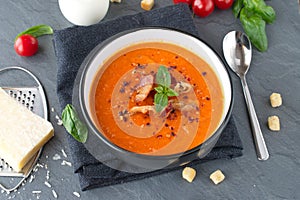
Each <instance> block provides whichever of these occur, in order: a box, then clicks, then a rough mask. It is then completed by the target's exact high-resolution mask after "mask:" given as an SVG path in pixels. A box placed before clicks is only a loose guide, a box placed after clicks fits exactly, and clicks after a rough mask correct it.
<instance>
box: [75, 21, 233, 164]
mask: <svg viewBox="0 0 300 200" xmlns="http://www.w3.org/2000/svg"><path fill="white" fill-rule="evenodd" d="M151 29H155V30H159V29H160V30H165V31H175V32H179V33H181V34H184V35H186V36H189V37H192V38H194V39H196V40H199V41H200V42H202V43H203V44H204V45H206V46H207V47H208V48H209V49H210V50H211V51H212V52H213V53H214V54H215V55H216V57H217V58H218V59H219V61H220V62H221V63H222V64H223V66H224V69H225V71H226V72H227V76H228V79H229V83H230V86H231V87H230V89H231V101H230V104H229V107H228V111H227V113H226V114H225V117H224V119H223V121H222V122H221V123H220V124H219V126H218V128H217V129H216V130H215V131H214V133H212V134H211V136H210V137H209V138H208V139H206V140H205V141H204V142H202V143H201V144H199V145H197V146H196V147H194V148H192V149H189V150H187V151H183V152H179V153H174V154H168V155H149V154H142V153H136V152H133V151H129V150H127V149H124V148H122V147H120V146H117V145H116V144H114V143H113V142H111V141H110V140H109V139H107V138H106V137H105V136H104V135H103V134H102V133H101V132H100V131H99V130H98V128H97V127H96V126H95V125H94V123H93V120H92V119H91V117H90V116H89V114H88V111H87V107H86V105H85V103H84V84H83V83H84V82H85V79H86V72H87V70H88V66H89V65H90V64H91V62H92V61H93V60H94V58H95V56H96V55H97V54H98V51H100V50H102V49H103V48H105V47H106V46H107V45H108V44H110V43H111V42H112V41H114V40H115V39H117V38H119V37H121V36H124V35H127V34H130V33H134V32H138V31H142V30H151ZM82 67H83V71H82V74H81V77H80V82H79V105H80V109H81V111H82V115H83V117H84V118H85V119H84V120H85V122H86V123H87V124H88V127H89V128H90V129H92V132H93V133H92V134H96V136H97V137H98V138H99V139H101V140H102V142H104V143H105V144H106V145H107V146H109V147H110V148H112V149H114V150H115V151H117V152H120V153H123V154H124V153H126V154H130V155H131V156H135V157H139V158H151V159H154V160H166V159H176V158H179V157H182V156H184V155H188V154H191V153H195V152H198V151H200V150H201V148H203V146H204V145H205V144H208V143H210V142H212V141H214V140H215V139H218V137H219V136H220V135H221V133H222V131H223V130H224V128H225V127H226V125H227V123H228V121H229V119H230V117H231V114H232V110H233V104H234V93H233V92H234V90H233V84H232V78H231V76H230V73H229V69H228V66H227V64H226V62H224V59H223V58H222V57H221V56H220V55H219V54H218V52H216V51H215V50H214V49H213V48H212V47H211V46H210V45H209V44H208V43H207V42H205V41H203V40H202V39H200V38H199V37H198V36H195V35H193V34H191V33H188V32H186V31H182V30H179V29H175V28H169V27H160V26H146V27H141V28H133V29H129V30H125V31H122V32H119V33H117V34H114V35H112V36H110V37H108V38H107V39H105V40H104V41H103V42H101V43H99V44H98V45H96V46H95V47H94V49H93V50H92V51H91V52H90V53H89V54H88V55H87V57H86V58H85V59H84V61H83V62H82V64H81V66H80V68H82Z"/></svg>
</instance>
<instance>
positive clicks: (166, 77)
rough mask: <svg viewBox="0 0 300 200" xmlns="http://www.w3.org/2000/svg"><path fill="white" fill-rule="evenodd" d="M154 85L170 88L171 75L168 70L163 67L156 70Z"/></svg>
mask: <svg viewBox="0 0 300 200" xmlns="http://www.w3.org/2000/svg"><path fill="white" fill-rule="evenodd" d="M156 83H157V84H159V85H162V86H165V87H170V85H171V75H170V73H169V71H168V69H167V68H166V67H164V66H160V67H159V68H158V71H157V74H156Z"/></svg>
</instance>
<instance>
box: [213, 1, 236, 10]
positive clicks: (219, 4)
mask: <svg viewBox="0 0 300 200" xmlns="http://www.w3.org/2000/svg"><path fill="white" fill-rule="evenodd" d="M214 2H215V5H216V6H217V7H218V8H219V9H221V10H225V9H228V8H230V7H231V6H232V4H233V0H214Z"/></svg>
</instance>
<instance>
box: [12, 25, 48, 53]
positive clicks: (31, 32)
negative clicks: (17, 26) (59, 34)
mask: <svg viewBox="0 0 300 200" xmlns="http://www.w3.org/2000/svg"><path fill="white" fill-rule="evenodd" d="M50 34H53V29H52V28H51V27H50V26H48V25H45V24H40V25H37V26H32V27H30V28H28V29H26V30H25V31H23V32H21V33H19V34H18V35H17V36H16V38H15V43H14V49H15V51H16V53H17V54H18V55H20V56H33V55H34V54H35V53H36V52H37V51H38V40H37V38H38V37H40V36H43V35H50Z"/></svg>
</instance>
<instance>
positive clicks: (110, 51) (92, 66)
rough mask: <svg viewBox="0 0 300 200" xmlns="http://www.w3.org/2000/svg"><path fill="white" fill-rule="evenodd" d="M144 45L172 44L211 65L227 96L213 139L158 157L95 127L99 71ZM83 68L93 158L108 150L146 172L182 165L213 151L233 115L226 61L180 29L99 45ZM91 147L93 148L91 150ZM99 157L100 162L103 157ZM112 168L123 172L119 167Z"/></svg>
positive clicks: (141, 32) (127, 35)
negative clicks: (94, 86)
mask: <svg viewBox="0 0 300 200" xmlns="http://www.w3.org/2000/svg"><path fill="white" fill-rule="evenodd" d="M143 42H162V43H171V44H175V45H177V46H181V47H184V48H185V49H187V50H189V51H191V52H193V53H194V54H196V55H197V56H199V57H200V58H202V59H203V60H205V61H206V62H207V63H208V64H209V65H210V66H211V68H212V70H213V71H214V72H215V74H216V76H217V77H218V79H219V82H220V83H221V87H222V90H223V96H224V99H223V100H222V104H223V110H222V116H221V120H220V121H219V123H218V126H217V128H216V129H215V130H213V132H212V134H211V135H210V137H209V138H208V139H206V141H205V142H204V143H202V144H200V145H198V146H196V147H195V148H193V149H190V150H187V151H184V152H180V153H176V154H171V155H159V156H156V155H148V154H138V153H135V152H130V151H128V150H125V149H123V148H121V147H119V146H117V145H115V144H114V143H112V142H111V141H110V140H108V139H107V138H106V137H105V136H104V135H103V134H102V133H101V131H100V130H99V128H97V126H96V125H95V124H96V123H95V119H94V117H92V116H93V114H92V113H93V109H94V108H93V105H91V103H90V99H89V98H90V95H91V92H92V91H91V88H92V84H93V80H94V78H95V74H96V73H97V72H98V70H99V68H101V67H102V65H103V63H105V62H106V61H107V59H108V58H110V57H111V56H112V55H114V54H115V53H116V52H118V51H120V50H121V49H124V48H126V47H128V46H131V45H132V44H136V43H143ZM81 67H82V68H83V71H82V74H81V78H80V84H79V104H80V109H81V112H82V114H83V117H84V119H85V121H86V123H87V124H88V127H89V130H90V133H89V134H90V135H89V137H90V142H89V140H88V142H87V144H86V145H87V146H88V149H90V150H92V151H94V152H93V155H95V154H97V151H98V150H95V149H97V148H100V147H101V148H102V147H105V148H104V149H105V151H107V152H109V153H111V154H113V155H115V156H116V158H118V159H120V160H121V161H124V162H125V163H127V164H129V165H132V166H137V167H140V168H142V169H146V171H149V170H156V169H161V168H165V167H170V166H176V165H182V164H185V163H188V162H190V161H192V160H194V159H197V158H202V157H204V156H205V155H207V154H208V153H209V152H210V151H211V149H212V148H213V146H214V145H215V143H216V142H217V140H218V138H219V136H220V134H221V132H222V131H223V129H224V127H225V126H226V124H227V122H228V120H229V117H230V115H231V110H232V104H233V91H232V84H231V79H230V76H229V73H228V71H227V69H226V67H225V65H224V63H223V61H222V60H221V59H220V57H219V56H218V55H217V54H216V53H215V51H214V50H212V49H211V48H210V47H209V46H208V45H207V44H206V43H205V42H203V41H201V40H200V39H198V38H196V37H194V36H191V35H189V34H186V33H183V32H180V31H177V30H173V29H166V28H143V29H134V30H130V31H126V32H122V33H119V34H117V35H115V36H113V37H111V38H109V39H107V40H106V41H104V42H103V43H101V44H99V45H98V46H97V47H96V48H95V49H94V50H93V51H92V52H91V53H90V54H89V55H88V57H87V58H86V59H85V61H84V63H83V64H82V66H81ZM208 84H209V83H208ZM113 87H114V86H112V88H113ZM216 101H217V100H216ZM91 134H92V135H91ZM91 140H92V141H91ZM91 145H92V146H93V147H91ZM99 154H101V152H99ZM97 157H98V156H97ZM99 157H100V161H101V159H102V158H101V155H100V156H99ZM99 157H98V159H99ZM110 167H113V168H117V169H120V168H119V167H118V166H110Z"/></svg>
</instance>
